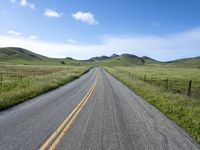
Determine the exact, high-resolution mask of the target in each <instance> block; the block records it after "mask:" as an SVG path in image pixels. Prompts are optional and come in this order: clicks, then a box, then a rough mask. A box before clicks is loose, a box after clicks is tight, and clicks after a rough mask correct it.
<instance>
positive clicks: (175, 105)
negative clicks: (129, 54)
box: [106, 65, 200, 142]
mask: <svg viewBox="0 0 200 150" xmlns="http://www.w3.org/2000/svg"><path fill="white" fill-rule="evenodd" d="M163 67H164V68H163ZM106 70H107V71H108V72H109V73H111V74H112V75H113V76H114V77H116V78H117V79H119V80H120V81H122V82H123V83H124V84H126V85H127V86H128V87H129V88H130V89H132V90H134V91H135V92H136V93H137V94H138V95H140V96H141V97H143V98H144V99H145V100H147V101H148V102H149V103H150V104H152V105H154V106H155V107H156V108H158V109H159V110H160V111H161V112H163V113H164V114H165V115H167V116H168V117H169V118H170V119H172V120H174V121H175V122H176V123H177V124H178V125H179V126H181V127H182V128H184V129H185V130H186V131H187V132H188V133H189V134H190V135H191V136H192V137H193V138H195V139H196V140H197V141H198V142H200V115H199V114H200V93H199V91H200V82H199V81H200V69H199V68H178V67H176V68H175V67H169V66H168V67H167V66H163V65H158V66H135V67H112V68H111V67H106ZM155 78H157V80H155ZM158 79H159V80H158ZM162 79H163V80H164V81H163V83H162V81H161V84H163V86H162V85H160V83H159V82H160V80H162ZM166 79H168V81H170V80H171V81H172V89H171V88H169V87H170V86H171V85H170V82H168V84H169V85H168V86H169V87H168V88H166ZM189 80H192V83H193V84H192V89H191V91H192V92H191V94H192V95H191V97H188V96H187V87H188V81H189ZM173 81H174V82H173Z"/></svg>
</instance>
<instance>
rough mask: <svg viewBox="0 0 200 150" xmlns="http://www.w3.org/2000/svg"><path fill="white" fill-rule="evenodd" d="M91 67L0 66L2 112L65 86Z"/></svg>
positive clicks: (0, 105)
mask: <svg viewBox="0 0 200 150" xmlns="http://www.w3.org/2000/svg"><path fill="white" fill-rule="evenodd" d="M88 69H89V67H72V66H67V67H64V66H32V65H30V66H29V65H0V110H2V109H5V108H8V107H10V106H13V105H16V104H19V103H21V102H24V101H26V100H28V99H30V98H33V97H35V96H37V95H40V94H42V93H45V92H47V91H49V90H52V89H55V88H56V87H59V86H61V85H64V84H66V83H68V82H70V81H72V80H74V79H76V78H78V77H79V76H81V75H82V74H83V73H85V72H86V71H87V70H88Z"/></svg>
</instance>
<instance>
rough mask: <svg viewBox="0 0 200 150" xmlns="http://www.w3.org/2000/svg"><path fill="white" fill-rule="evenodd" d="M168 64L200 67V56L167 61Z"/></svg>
mask: <svg viewBox="0 0 200 150" xmlns="http://www.w3.org/2000/svg"><path fill="white" fill-rule="evenodd" d="M166 64H169V65H172V66H182V67H195V68H200V56H198V57H193V58H183V59H177V60H174V61H169V62H166Z"/></svg>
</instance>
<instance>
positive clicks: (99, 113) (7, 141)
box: [0, 68, 200, 150]
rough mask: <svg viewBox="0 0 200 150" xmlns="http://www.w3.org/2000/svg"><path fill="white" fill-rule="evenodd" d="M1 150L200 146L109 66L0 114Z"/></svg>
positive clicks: (186, 149) (191, 149) (185, 149)
mask: <svg viewBox="0 0 200 150" xmlns="http://www.w3.org/2000/svg"><path fill="white" fill-rule="evenodd" d="M0 149H1V150H32V149H40V150H45V149H52V150H53V149H61V150H62V149H67V150H197V149H200V148H199V145H197V144H196V143H195V142H194V140H193V139H191V138H190V136H188V134H186V133H185V131H183V130H182V129H181V128H180V127H178V126H177V125H176V124H175V123H173V122H172V121H170V120H169V119H168V118H166V117H165V116H164V115H163V114H162V113H161V112H159V111H158V110H157V109H156V108H154V107H153V106H151V105H150V104H149V103H147V102H146V101H145V100H143V99H142V98H140V97H139V96H137V95H136V94H135V93H134V92H132V91H131V90H129V89H128V88H127V87H126V86H125V85H123V84H122V83H121V82H119V81H118V80H116V79H115V78H113V77H112V76H111V75H109V74H108V73H106V72H105V71H104V70H103V69H101V68H98V69H92V70H91V71H90V72H88V73H86V74H85V75H83V76H82V77H81V78H79V79H77V80H75V81H73V82H71V83H69V84H67V85H65V86H63V87H60V88H58V89H56V90H54V91H51V92H48V93H46V94H43V95H41V96H38V97H36V98H33V99H31V100H29V101H27V102H25V103H23V104H20V105H17V106H15V107H12V108H10V109H8V110H5V111H1V112H0Z"/></svg>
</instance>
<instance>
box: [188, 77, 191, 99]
mask: <svg viewBox="0 0 200 150" xmlns="http://www.w3.org/2000/svg"><path fill="white" fill-rule="evenodd" d="M191 89H192V80H190V81H189V83H188V91H187V96H188V97H190V96H191Z"/></svg>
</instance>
